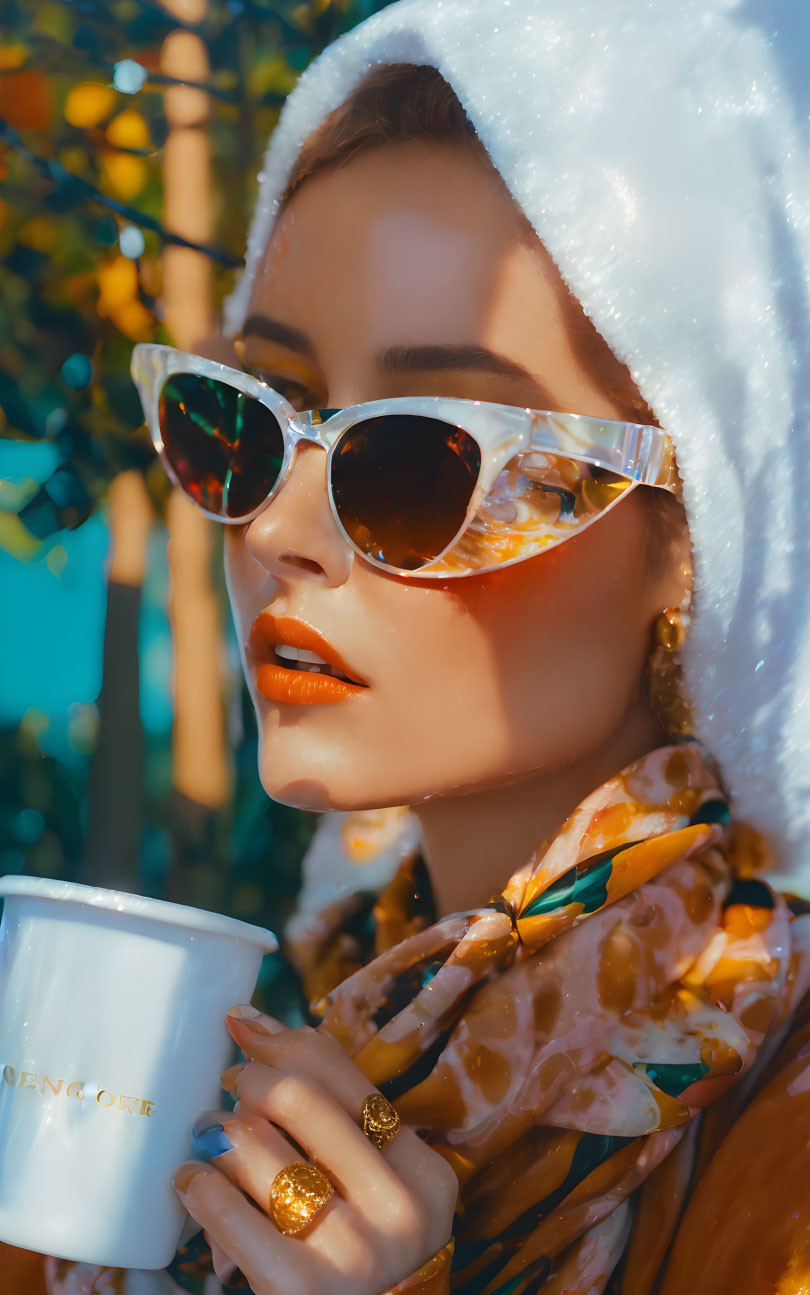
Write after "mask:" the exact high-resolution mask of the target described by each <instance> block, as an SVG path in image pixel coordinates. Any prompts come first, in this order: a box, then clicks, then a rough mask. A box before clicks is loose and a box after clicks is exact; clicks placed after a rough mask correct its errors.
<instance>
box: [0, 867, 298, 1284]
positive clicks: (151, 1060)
mask: <svg viewBox="0 0 810 1295" xmlns="http://www.w3.org/2000/svg"><path fill="white" fill-rule="evenodd" d="M0 896H3V897H4V898H5V902H4V908H3V920H2V925H1V926H0V1069H2V1079H1V1080H0V1240H2V1241H6V1242H8V1243H10V1244H11V1245H15V1246H21V1247H23V1248H24V1249H27V1250H35V1251H38V1252H40V1253H43V1254H49V1255H56V1256H57V1257H59V1258H62V1259H76V1260H83V1261H85V1262H86V1263H93V1264H103V1265H105V1266H109V1267H112V1268H164V1267H165V1266H166V1265H167V1264H168V1263H170V1262H171V1260H172V1258H173V1257H174V1254H175V1251H176V1248H177V1243H178V1240H179V1238H180V1234H181V1232H182V1231H183V1228H184V1224H185V1223H186V1221H187V1218H188V1216H187V1214H186V1212H185V1210H184V1209H183V1207H182V1206H181V1204H180V1201H179V1200H178V1198H177V1195H176V1193H175V1191H174V1188H173V1187H172V1185H171V1178H172V1174H173V1173H174V1170H175V1169H176V1168H177V1166H178V1165H179V1164H180V1162H181V1161H183V1160H188V1159H190V1158H193V1157H192V1155H191V1150H190V1145H189V1134H190V1131H191V1126H192V1124H193V1123H194V1121H195V1120H196V1118H197V1117H198V1115H199V1114H200V1112H201V1111H202V1110H204V1109H206V1108H217V1107H219V1106H220V1105H221V1102H222V1097H221V1090H220V1086H219V1079H220V1075H221V1074H222V1071H223V1070H224V1069H225V1067H226V1066H227V1065H228V1064H229V1062H230V1061H231V1060H232V1059H233V1044H232V1042H231V1040H230V1036H229V1035H228V1033H227V1030H226V1028H225V1022H224V1017H225V1013H226V1011H227V1009H228V1008H229V1007H231V1006H232V1005H233V1004H234V1003H245V1002H249V1001H250V998H251V995H252V994H253V991H254V989H255V987H256V980H257V978H258V974H259V966H260V964H261V960H262V957H263V955H264V954H265V953H269V952H272V951H273V950H274V949H275V948H277V941H276V939H275V936H273V935H272V934H271V932H270V931H266V930H264V929H263V928H262V927H258V926H250V925H248V923H246V922H238V921H236V920H234V919H233V918H230V917H224V916H222V915H221V914H219V913H208V912H205V911H203V910H202V909H198V908H188V907H186V906H185V905H182V904H170V903H167V902H165V901H163V900H156V899H146V898H144V897H142V896H140V895H129V894H126V893H124V892H123V891H117V890H102V889H100V888H98V887H95V886H80V885H77V884H74V883H72V882H65V881H50V880H47V879H44V878H40V877H2V878H0Z"/></svg>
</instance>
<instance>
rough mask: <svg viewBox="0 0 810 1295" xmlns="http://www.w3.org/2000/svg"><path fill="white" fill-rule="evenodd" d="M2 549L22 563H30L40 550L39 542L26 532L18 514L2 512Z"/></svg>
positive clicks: (0, 529) (0, 513)
mask: <svg viewBox="0 0 810 1295" xmlns="http://www.w3.org/2000/svg"><path fill="white" fill-rule="evenodd" d="M0 549H5V551H6V553H10V554H11V556H12V557H13V558H19V560H20V562H30V560H31V559H32V558H33V557H35V556H36V554H37V552H38V550H39V540H35V539H34V537H33V535H32V534H31V532H30V531H28V530H26V528H25V527H24V526H23V524H22V522H21V521H20V519H19V517H18V516H17V514H16V513H3V512H0Z"/></svg>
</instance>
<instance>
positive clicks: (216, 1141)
mask: <svg viewBox="0 0 810 1295" xmlns="http://www.w3.org/2000/svg"><path fill="white" fill-rule="evenodd" d="M191 1150H192V1153H193V1155H194V1158H195V1160H213V1158H214V1156H221V1155H222V1153H223V1152H224V1151H233V1143H232V1142H231V1140H230V1138H229V1137H228V1135H227V1134H226V1132H225V1129H224V1127H223V1126H222V1125H221V1124H207V1123H205V1121H198V1122H197V1123H196V1124H195V1125H194V1128H193V1129H192V1130H191Z"/></svg>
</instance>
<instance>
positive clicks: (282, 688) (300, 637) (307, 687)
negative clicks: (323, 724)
mask: <svg viewBox="0 0 810 1295" xmlns="http://www.w3.org/2000/svg"><path fill="white" fill-rule="evenodd" d="M277 644H287V645H288V646H290V647H296V648H303V649H305V650H306V651H309V652H315V653H317V655H318V656H320V657H322V658H323V660H324V661H325V662H326V663H327V665H328V666H330V667H332V668H333V669H335V670H339V671H340V673H341V674H344V675H347V676H348V678H347V679H346V680H344V679H339V678H336V677H335V676H334V675H333V674H328V673H324V672H321V671H317V670H305V669H304V670H302V669H300V668H299V669H296V668H294V667H288V666H286V665H282V664H280V661H279V658H278V657H277V656H276V652H275V648H276V645H277ZM246 648H247V650H246V655H247V658H248V661H249V662H250V664H252V665H253V666H254V668H255V669H256V687H257V688H258V690H259V692H260V693H261V695H262V696H263V697H266V698H267V700H268V701H275V702H288V703H291V704H292V705H295V706H318V705H323V704H324V703H328V702H335V701H343V700H344V698H346V697H352V696H356V695H357V694H358V693H361V692H365V691H366V689H367V687H368V685H367V684H366V683H365V681H364V680H362V679H360V678H358V676H357V674H356V672H354V671H353V670H351V669H350V667H349V666H347V665H346V662H345V661H344V660H343V658H342V657H341V656H340V654H339V652H337V650H336V649H335V648H333V647H332V645H331V643H329V642H328V641H327V640H326V639H325V638H324V637H323V635H322V634H320V633H319V632H318V630H316V629H315V628H314V627H313V626H312V625H308V624H307V623H306V621H301V620H297V619H296V618H295V617H292V616H273V615H272V614H271V613H270V612H260V613H259V615H258V616H257V617H256V619H255V621H254V622H253V626H252V628H251V631H250V637H249V638H248V642H247V645H246Z"/></svg>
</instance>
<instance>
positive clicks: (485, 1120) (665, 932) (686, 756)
mask: <svg viewBox="0 0 810 1295" xmlns="http://www.w3.org/2000/svg"><path fill="white" fill-rule="evenodd" d="M738 847H739V848H738ZM762 853H763V852H762V851H761V850H759V851H757V850H754V849H752V833H751V830H750V829H749V828H745V829H741V830H738V829H737V828H736V827H735V826H734V825H733V824H732V822H731V816H730V813H729V809H728V804H727V801H726V798H725V796H724V793H723V790H722V787H721V785H720V782H719V780H718V778H717V777H716V776H715V774H714V773H713V772H712V770H711V768H710V765H709V763H708V761H707V759H706V758H705V756H704V755H703V753H702V752H701V750H700V748H699V747H698V745H697V744H696V743H691V742H689V743H685V744H682V745H677V746H671V747H665V748H662V749H660V750H658V751H654V752H652V753H650V754H649V755H647V756H645V757H643V758H642V759H641V760H639V761H637V762H635V763H634V764H632V765H630V766H629V767H628V768H627V769H625V770H623V771H622V772H621V773H620V774H618V775H617V776H616V777H615V778H612V779H610V780H609V781H608V782H606V783H605V784H604V785H603V786H602V787H600V788H599V789H598V790H597V791H595V792H594V793H593V794H592V795H591V796H589V797H588V798H587V799H586V800H585V801H584V802H583V803H582V804H581V805H580V806H579V807H578V809H577V810H576V811H575V812H574V813H573V814H572V815H571V816H570V817H569V819H568V820H567V821H566V822H565V823H564V824H563V826H562V827H561V828H560V830H559V831H558V832H557V833H556V835H555V836H554V838H553V839H552V840H551V841H550V842H547V843H545V844H544V845H543V847H542V848H540V849H538V850H537V851H535V853H534V854H533V855H532V857H531V858H530V859H529V860H528V861H527V863H526V865H525V866H524V867H523V868H521V869H520V870H519V871H518V872H517V873H516V874H515V875H514V876H513V877H512V878H511V879H510V881H509V882H508V884H507V886H506V887H505V889H504V891H503V892H502V894H500V895H497V896H495V897H494V898H493V899H492V900H491V901H490V903H489V904H488V905H487V906H486V907H485V908H482V909H479V910H476V911H474V912H469V913H461V914H454V915H451V916H449V917H446V918H444V919H442V920H441V921H438V922H434V921H431V920H430V919H431V914H430V905H429V904H428V903H426V899H425V892H426V888H427V878H426V874H425V871H424V864H423V861H422V859H421V856H420V855H419V853H418V851H416V852H414V854H413V856H412V857H411V859H410V860H408V861H406V863H405V864H403V865H402V867H401V868H400V869H399V871H398V873H397V874H396V876H395V877H394V880H393V882H392V883H391V885H390V886H389V887H388V889H387V891H386V892H385V893H384V894H383V895H382V896H381V897H380V899H379V900H378V902H377V904H376V907H375V909H374V918H375V921H374V941H375V947H374V950H373V952H374V953H375V954H376V956H374V957H373V958H372V960H371V961H369V962H368V963H367V964H366V965H365V966H362V967H360V968H359V969H358V970H354V971H353V973H352V974H351V975H349V976H348V977H347V978H345V979H341V978H340V956H339V954H338V953H337V952H336V951H337V950H340V949H343V950H344V952H345V953H346V958H347V961H348V962H349V964H350V965H352V963H353V965H355V966H356V950H352V949H351V947H349V948H348V949H347V946H346V944H345V941H342V940H341V939H340V925H339V923H338V924H337V925H336V926H335V928H334V936H335V942H333V943H330V941H329V940H328V939H324V932H323V930H321V932H320V936H321V938H320V940H319V949H320V956H319V957H318V959H317V965H316V964H315V963H310V968H309V970H310V971H311V975H309V976H308V975H307V970H308V969H307V966H306V963H307V958H306V957H305V958H303V959H301V964H302V971H303V972H304V976H305V981H309V983H310V984H311V985H312V987H313V988H315V989H316V992H317V993H318V994H322V993H323V988H324V986H323V976H322V972H323V969H324V966H325V965H328V966H329V968H330V971H331V972H332V974H333V975H336V976H337V978H338V980H339V983H337V984H335V985H333V986H332V988H331V990H330V991H329V992H328V993H327V994H326V995H325V996H323V997H321V999H320V1002H319V1003H318V1004H317V1006H316V1010H317V1012H318V1013H319V1014H320V1015H321V1017H322V1023H321V1028H323V1029H325V1030H328V1031H329V1032H330V1033H331V1034H332V1035H333V1036H334V1037H335V1038H337V1039H338V1040H339V1041H340V1043H341V1044H342V1045H343V1047H344V1048H345V1049H346V1050H347V1052H349V1054H350V1055H351V1056H353V1058H354V1060H355V1061H356V1063H357V1064H358V1065H359V1066H360V1067H361V1069H362V1070H363V1071H364V1072H365V1073H366V1074H367V1075H368V1078H369V1079H370V1080H371V1081H372V1082H373V1083H374V1084H376V1085H377V1086H378V1087H379V1088H380V1089H381V1090H382V1092H383V1093H385V1094H386V1096H388V1097H389V1099H390V1100H392V1101H393V1102H394V1103H395V1105H396V1107H397V1110H398V1111H399V1113H400V1116H401V1117H402V1119H403V1120H406V1121H407V1122H409V1123H410V1124H411V1125H413V1126H415V1127H417V1128H418V1129H419V1130H420V1132H421V1133H422V1134H423V1136H425V1137H426V1139H427V1140H428V1141H429V1142H430V1143H431V1144H432V1145H433V1146H434V1148H436V1149H437V1150H439V1151H440V1152H441V1153H442V1154H443V1155H445V1156H446V1157H447V1159H448V1160H449V1161H450V1163H451V1164H452V1165H453V1167H454V1169H455V1170H456V1173H457V1175H458V1178H459V1183H460V1201H459V1211H458V1215H457V1220H456V1228H455V1256H454V1261H453V1277H452V1289H453V1290H454V1291H455V1290H458V1291H462V1292H466V1293H468V1295H473V1293H475V1295H522V1293H523V1292H526V1293H527V1295H528V1292H530V1291H537V1290H541V1289H542V1291H543V1292H555V1291H559V1292H560V1295H562V1292H568V1293H569V1295H573V1293H574V1292H580V1291H581V1292H582V1295H585V1292H599V1291H602V1290H605V1289H607V1284H608V1282H609V1280H610V1279H611V1275H612V1274H614V1273H616V1272H617V1271H618V1267H619V1265H620V1262H621V1261H622V1260H624V1261H625V1264H628V1265H629V1267H630V1272H631V1274H632V1279H633V1282H634V1283H635V1284H634V1285H632V1286H630V1285H628V1286H627V1287H626V1288H625V1286H621V1285H616V1286H614V1289H615V1290H620V1289H621V1290H625V1289H626V1290H627V1291H628V1293H629V1291H630V1290H632V1291H633V1293H634V1295H641V1293H642V1292H645V1291H651V1290H652V1289H653V1288H654V1283H655V1281H656V1280H658V1276H659V1271H660V1269H661V1266H662V1264H663V1263H664V1260H665V1255H666V1251H667V1249H668V1246H669V1241H670V1240H671V1238H672V1235H673V1233H674V1230H675V1228H676V1226H677V1222H678V1219H679V1217H680V1214H681V1209H682V1207H683V1204H684V1202H685V1201H686V1199H687V1197H688V1195H689V1193H690V1191H691V1190H692V1189H693V1188H694V1185H695V1182H696V1171H697V1170H698V1169H699V1167H700V1166H699V1158H700V1155H701V1151H700V1148H701V1145H702V1144H703V1145H704V1146H708V1145H709V1143H710V1141H711V1136H712V1135H711V1123H709V1124H706V1123H705V1121H704V1119H703V1116H702V1112H703V1111H704V1109H705V1108H707V1107H710V1108H711V1113H712V1115H714V1114H715V1111H717V1112H718V1117H719V1118H721V1119H722V1114H724V1115H725V1118H726V1119H727V1118H728V1115H729V1112H730V1111H732V1110H733V1107H734V1103H735V1102H737V1104H739V1102H740V1101H745V1100H750V1098H751V1096H752V1095H753V1093H754V1091H755V1089H756V1086H757V1083H758V1081H759V1080H760V1079H761V1076H762V1072H763V1070H764V1068H765V1067H766V1066H767V1064H768V1062H769V1061H770V1060H771V1059H772V1057H773V1055H774V1052H775V1051H776V1048H777V1047H778V1045H779V1043H780V1041H781V1040H782V1038H783V1037H784V1036H785V1033H786V1031H787V1029H788V1025H789V1022H790V1018H791V1014H792V1013H793V1011H794V1009H795V1007H796V1005H797V1004H798V1002H799V1001H800V1000H801V998H802V997H803V995H804V994H805V992H806V991H807V989H808V987H810V938H809V937H810V917H805V916H804V915H802V914H797V913H795V912H793V911H792V910H791V907H790V906H789V903H788V900H787V898H786V897H785V896H782V895H778V894H776V893H775V892H774V891H773V890H772V889H771V888H770V887H769V886H768V885H767V884H766V883H765V882H763V881H762V880H761V879H759V878H758V877H757V876H756V875H753V870H752V865H751V860H752V858H755V857H757V856H758V855H762ZM414 893H415V894H416V895H417V897H418V898H417V902H416V904H415V905H414V907H413V910H412V911H411V912H409V911H408V906H407V902H406V899H407V896H408V895H410V894H414ZM794 907H795V906H794ZM403 937H404V938H403ZM302 947H303V946H302V942H301V941H300V940H299V941H298V942H297V943H296V950H299V949H302ZM808 1073H810V1071H809V1072H808ZM726 1095H728V1099H727V1100H726ZM718 1099H723V1100H722V1101H719V1100H718ZM721 1113H722V1114H721ZM718 1117H715V1122H716V1120H717V1118H718ZM808 1167H810V1153H808ZM640 1236H646V1240H645V1242H644V1244H643V1245H642V1246H641V1247H639V1245H638V1244H637V1243H636V1237H640ZM653 1242H655V1244H653ZM642 1261H643V1262H642ZM641 1268H644V1272H643V1273H641V1271H640V1269H641ZM614 1280H617V1279H616V1278H614ZM645 1283H646V1284H645ZM691 1289H692V1288H691V1287H686V1286H683V1287H681V1286H680V1285H677V1282H676V1284H675V1285H673V1286H671V1289H670V1288H669V1287H668V1288H667V1295H674V1293H675V1292H676V1291H677V1292H679V1293H680V1292H681V1291H683V1295H686V1291H687V1290H691ZM706 1289H707V1290H708V1289H709V1286H707V1287H706ZM729 1289H731V1288H729ZM765 1289H768V1290H770V1289H771V1288H770V1287H767V1288H766V1287H764V1286H763V1288H762V1290H763V1292H764V1291H765Z"/></svg>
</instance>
